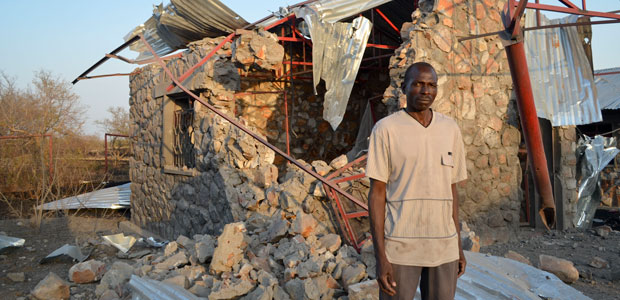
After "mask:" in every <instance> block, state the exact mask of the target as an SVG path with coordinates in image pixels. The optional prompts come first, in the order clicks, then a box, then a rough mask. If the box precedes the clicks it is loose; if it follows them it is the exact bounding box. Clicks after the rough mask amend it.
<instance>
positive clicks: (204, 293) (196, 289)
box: [188, 280, 211, 298]
mask: <svg viewBox="0 0 620 300" xmlns="http://www.w3.org/2000/svg"><path fill="white" fill-rule="evenodd" d="M188 291H189V292H190V293H192V294H194V295H196V296H198V297H204V298H207V297H209V294H211V288H210V287H209V286H208V285H207V283H206V282H204V281H202V280H201V281H196V282H194V285H193V286H192V287H191V288H190V289H189V290H188Z"/></svg>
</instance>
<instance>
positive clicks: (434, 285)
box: [379, 260, 459, 300]
mask: <svg viewBox="0 0 620 300" xmlns="http://www.w3.org/2000/svg"><path fill="white" fill-rule="evenodd" d="M458 270H459V264H458V260H455V261H453V262H449V263H445V264H443V265H439V266H437V267H416V266H403V265H395V264H392V271H393V272H394V281H396V287H395V288H394V289H395V290H396V295H394V296H390V295H388V294H385V293H384V292H383V291H379V293H380V294H379V299H381V300H412V299H413V298H414V297H415V294H416V290H417V289H418V282H419V283H420V292H421V296H422V300H452V299H454V294H455V292H456V279H457V275H458Z"/></svg>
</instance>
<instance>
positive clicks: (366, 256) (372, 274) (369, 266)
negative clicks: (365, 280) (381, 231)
mask: <svg viewBox="0 0 620 300" xmlns="http://www.w3.org/2000/svg"><path fill="white" fill-rule="evenodd" d="M360 252H361V253H360V254H361V257H362V262H364V264H365V265H366V273H368V277H369V278H371V279H375V278H377V260H376V258H375V248H374V245H373V244H372V241H370V240H366V242H365V243H364V244H363V245H362V249H361V251H360Z"/></svg>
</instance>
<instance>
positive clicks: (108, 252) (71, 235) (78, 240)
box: [0, 214, 126, 299]
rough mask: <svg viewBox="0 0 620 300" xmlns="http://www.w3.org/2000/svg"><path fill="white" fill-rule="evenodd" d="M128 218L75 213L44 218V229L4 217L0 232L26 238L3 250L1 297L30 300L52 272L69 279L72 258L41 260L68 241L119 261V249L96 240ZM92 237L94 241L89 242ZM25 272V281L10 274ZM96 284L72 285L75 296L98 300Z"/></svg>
mask: <svg viewBox="0 0 620 300" xmlns="http://www.w3.org/2000/svg"><path fill="white" fill-rule="evenodd" d="M124 220H126V218H125V217H123V216H121V215H119V214H113V215H112V216H106V217H93V216H82V217H77V216H72V217H61V218H47V219H44V220H43V222H42V225H41V227H40V229H38V230H37V229H35V228H33V227H31V226H30V220H27V219H5V220H0V232H2V233H3V234H6V235H8V236H11V237H17V238H23V239H25V240H26V242H25V244H24V246H23V247H20V248H9V249H5V251H3V252H2V253H0V270H2V271H1V273H0V299H20V298H21V299H30V296H29V294H30V292H31V291H32V290H33V289H34V287H35V286H36V285H37V283H39V281H41V280H42V279H43V278H45V276H47V275H48V274H49V273H50V272H54V273H56V275H58V276H60V277H61V278H63V279H65V280H67V281H68V276H69V268H71V266H73V265H74V262H72V261H71V260H70V259H58V260H55V261H52V262H48V263H45V264H39V261H40V260H41V259H43V258H44V257H46V256H47V255H48V254H50V253H51V252H52V251H54V250H56V249H58V248H60V247H61V246H63V245H64V244H70V245H79V246H80V248H81V250H82V253H83V254H88V253H91V256H90V258H89V259H92V258H95V259H98V260H100V261H103V262H106V264H107V263H108V262H111V261H115V260H118V259H117V258H116V253H117V252H118V251H117V250H116V249H114V248H112V247H110V246H106V245H100V243H95V242H93V239H95V240H98V241H101V238H100V236H102V235H109V234H114V233H118V232H119V230H118V223H119V222H120V221H124ZM89 240H90V241H91V242H90V243H89ZM19 272H23V273H24V274H25V277H26V280H25V281H24V282H13V281H12V280H11V279H9V278H8V277H7V274H8V273H19ZM95 287H96V283H92V284H79V285H77V284H72V285H71V295H72V297H71V299H96V297H95V294H94V291H95Z"/></svg>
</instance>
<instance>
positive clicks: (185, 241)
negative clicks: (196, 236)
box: [176, 235, 194, 249]
mask: <svg viewBox="0 0 620 300" xmlns="http://www.w3.org/2000/svg"><path fill="white" fill-rule="evenodd" d="M176 242H177V244H178V245H179V246H181V247H183V248H185V249H191V248H192V247H193V246H194V241H193V240H192V239H190V238H188V237H186V236H184V235H179V237H177V241H176Z"/></svg>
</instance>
